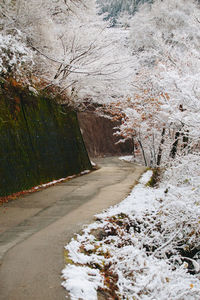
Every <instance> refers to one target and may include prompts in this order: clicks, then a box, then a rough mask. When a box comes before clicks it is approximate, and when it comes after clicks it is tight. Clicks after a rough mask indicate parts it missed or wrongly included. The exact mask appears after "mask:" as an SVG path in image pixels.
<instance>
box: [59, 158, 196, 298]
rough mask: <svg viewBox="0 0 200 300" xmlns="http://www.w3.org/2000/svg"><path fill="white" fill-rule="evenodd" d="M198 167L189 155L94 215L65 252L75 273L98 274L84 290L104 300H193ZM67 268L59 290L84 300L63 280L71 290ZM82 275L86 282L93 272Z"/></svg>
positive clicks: (72, 279)
mask: <svg viewBox="0 0 200 300" xmlns="http://www.w3.org/2000/svg"><path fill="white" fill-rule="evenodd" d="M186 161H187V162H188V161H190V164H187V165H186ZM198 162H199V156H194V155H189V156H188V157H185V158H184V159H183V161H182V162H180V161H179V160H178V159H177V160H176V161H175V162H174V165H173V166H172V167H170V168H169V169H167V170H166V171H165V172H164V174H163V176H162V178H161V182H160V184H159V186H158V187H157V188H155V187H154V188H152V187H149V186H148V181H149V178H150V177H149V176H151V171H148V172H147V173H146V174H145V175H144V176H143V177H142V178H141V179H140V183H139V184H138V185H137V186H136V187H135V188H134V189H133V191H132V193H131V194H130V196H129V197H128V198H126V199H125V200H124V201H123V202H121V203H120V204H119V205H117V206H115V207H112V208H110V209H109V210H108V211H106V212H104V213H102V214H100V215H97V216H96V217H97V221H96V222H95V223H93V224H91V225H89V226H88V227H86V228H85V229H84V230H83V233H82V234H80V235H77V238H76V240H72V241H71V242H70V243H69V244H68V245H67V246H66V250H67V251H68V257H69V258H70V259H71V260H72V262H73V263H75V264H77V265H78V267H77V268H80V267H81V266H82V267H83V269H84V266H85V265H87V266H89V267H90V268H91V270H93V269H95V268H97V269H98V274H97V275H94V276H93V277H92V281H91V280H88V281H87V284H86V286H87V287H88V286H89V287H90V288H91V289H93V292H94V290H97V287H96V285H98V287H99V292H100V291H101V290H103V293H104V295H106V297H107V298H108V299H109V297H115V299H133V298H134V299H141V300H146V299H161V300H166V299H170V300H171V299H173V300H174V299H176V300H183V299H184V300H186V299H191V300H198V299H199V297H200V288H199V283H200V281H199V280H200V275H199V274H200V260H199V256H200V247H199V245H200V217H199V216H200V201H199V199H200V188H199V178H200V172H199V169H198V167H197V164H198ZM70 268H71V267H70V265H69V266H66V269H65V270H64V271H63V277H64V279H65V280H66V282H65V283H64V286H65V287H66V288H67V289H68V290H69V291H70V292H71V296H72V299H78V297H75V296H74V295H75V294H74V291H75V292H76V295H77V294H78V295H79V297H80V298H82V299H86V298H84V296H83V295H82V296H81V289H79V287H76V289H75V290H74V291H72V289H71V288H70V286H69V284H68V280H69V278H70V283H71V285H72V286H73V287H74V286H75V281H76V277H75V276H74V274H75V269H76V266H74V269H73V273H72V272H71V271H70ZM84 270H85V269H84ZM77 272H79V270H78V269H77ZM87 272H88V273H87V274H88V275H87V276H89V274H90V273H91V272H93V271H91V272H90V269H88V270H87ZM91 274H92V273H91ZM87 276H84V279H86V278H87ZM95 276H97V280H96V281H95ZM99 276H101V277H99ZM100 278H102V280H100ZM73 282H74V285H73V284H72V283H73ZM102 282H103V283H104V285H103V288H102ZM95 284H96V285H95ZM73 297H74V298H73ZM93 299H95V298H93Z"/></svg>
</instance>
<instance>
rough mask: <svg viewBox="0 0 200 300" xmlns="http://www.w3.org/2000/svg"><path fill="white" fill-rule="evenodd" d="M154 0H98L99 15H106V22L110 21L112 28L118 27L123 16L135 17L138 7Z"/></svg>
mask: <svg viewBox="0 0 200 300" xmlns="http://www.w3.org/2000/svg"><path fill="white" fill-rule="evenodd" d="M145 2H149V3H152V2H153V1H152V0H97V4H98V7H99V14H100V15H102V14H103V15H104V19H105V20H110V24H111V26H114V25H116V23H117V20H118V19H119V17H120V15H121V14H124V13H125V14H128V15H134V14H135V12H136V11H137V9H138V7H139V6H140V5H141V4H144V3H145Z"/></svg>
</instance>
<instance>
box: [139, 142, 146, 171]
mask: <svg viewBox="0 0 200 300" xmlns="http://www.w3.org/2000/svg"><path fill="white" fill-rule="evenodd" d="M138 143H139V145H140V148H141V150H142V155H143V158H144V163H145V166H147V160H146V156H145V153H144V148H143V146H142V142H141V141H140V140H138Z"/></svg>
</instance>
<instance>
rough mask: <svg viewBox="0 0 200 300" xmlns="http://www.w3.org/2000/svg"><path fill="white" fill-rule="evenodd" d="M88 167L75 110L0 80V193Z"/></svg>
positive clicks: (77, 171) (61, 176)
mask: <svg viewBox="0 0 200 300" xmlns="http://www.w3.org/2000/svg"><path fill="white" fill-rule="evenodd" d="M85 169H91V164H90V161H89V158H88V155H87V151H86V148H85V145H84V143H83V140H82V136H81V133H80V129H79V124H78V121H77V116H76V113H75V112H74V111H72V110H70V109H69V108H68V107H66V106H63V105H58V104H57V103H56V102H55V101H54V100H53V99H50V98H48V97H47V96H45V95H38V96H35V95H33V94H32V93H30V92H29V90H28V89H24V88H21V87H20V86H18V85H17V84H13V83H12V82H11V83H7V82H0V196H7V195H9V194H12V193H15V192H18V191H21V190H26V189H29V188H30V187H33V186H36V185H39V184H41V183H46V182H49V181H51V180H54V179H58V178H63V177H67V176H68V175H72V174H77V173H79V172H81V171H83V170H85Z"/></svg>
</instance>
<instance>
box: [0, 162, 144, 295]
mask: <svg viewBox="0 0 200 300" xmlns="http://www.w3.org/2000/svg"><path fill="white" fill-rule="evenodd" d="M96 162H97V163H98V165H99V166H100V167H101V168H100V169H99V170H97V171H94V172H92V173H90V174H88V175H84V176H81V177H77V178H75V179H72V180H71V181H67V182H63V183H60V184H58V185H56V186H53V187H51V188H48V189H45V190H43V191H40V192H37V193H34V194H32V195H28V196H25V197H22V198H20V199H18V200H15V201H12V202H10V203H8V204H6V205H4V206H3V207H0V259H1V260H0V299H1V300H62V299H63V300H64V299H66V291H65V290H64V289H63V288H62V287H61V286H60V283H61V279H60V272H61V270H62V269H63V267H64V258H63V246H64V245H65V244H66V243H67V242H69V240H70V239H71V237H72V236H73V234H74V233H75V232H78V231H79V230H80V228H81V227H82V225H83V224H86V223H89V222H91V221H92V218H93V216H94V214H96V213H98V212H101V211H102V210H103V209H106V208H108V207H109V206H111V205H114V204H116V203H119V202H120V201H121V200H123V199H124V198H125V197H126V196H127V195H128V193H129V192H130V190H131V188H132V187H133V185H134V184H135V182H136V180H137V179H138V178H139V176H140V175H141V174H142V172H143V171H144V168H143V167H139V166H136V165H133V164H130V163H127V162H122V161H120V160H119V159H118V158H105V159H99V160H97V161H96Z"/></svg>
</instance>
